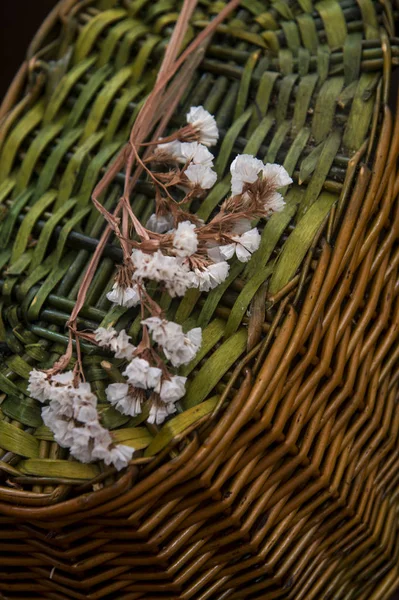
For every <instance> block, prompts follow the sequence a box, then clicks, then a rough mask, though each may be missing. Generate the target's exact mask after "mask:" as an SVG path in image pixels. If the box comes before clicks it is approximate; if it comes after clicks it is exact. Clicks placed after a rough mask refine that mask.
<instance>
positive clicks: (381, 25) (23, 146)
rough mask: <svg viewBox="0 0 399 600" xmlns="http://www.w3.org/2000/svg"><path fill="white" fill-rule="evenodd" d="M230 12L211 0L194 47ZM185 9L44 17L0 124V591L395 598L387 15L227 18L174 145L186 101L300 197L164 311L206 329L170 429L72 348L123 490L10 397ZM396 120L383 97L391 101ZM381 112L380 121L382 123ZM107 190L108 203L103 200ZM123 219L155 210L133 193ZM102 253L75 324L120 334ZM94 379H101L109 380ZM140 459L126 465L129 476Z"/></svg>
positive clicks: (75, 286)
mask: <svg viewBox="0 0 399 600" xmlns="http://www.w3.org/2000/svg"><path fill="white" fill-rule="evenodd" d="M223 6H224V2H219V1H216V2H212V1H210V2H209V1H207V0H204V1H202V2H200V3H199V4H198V7H197V9H196V11H195V13H194V15H193V18H192V20H191V25H190V28H189V31H188V34H187V36H186V40H185V43H186V44H187V43H188V42H189V41H190V40H191V39H193V37H194V36H195V35H196V34H197V33H198V32H199V31H201V30H202V29H203V28H204V27H205V26H206V25H207V24H208V23H209V21H210V20H211V19H212V17H214V16H215V15H216V14H217V13H218V12H219V11H220V10H221V9H222V8H223ZM180 7H181V4H180V3H179V2H178V1H177V0H154V1H152V2H149V1H148V0H63V1H62V2H60V4H59V5H58V6H57V7H56V8H55V10H54V11H53V13H51V15H50V16H49V17H48V19H47V21H46V22H45V23H44V24H43V26H42V28H41V29H40V31H39V32H38V34H37V36H36V38H35V39H34V41H33V42H32V44H31V47H30V49H29V53H28V57H27V61H26V63H25V64H24V65H23V66H22V68H21V70H20V72H19V73H18V75H17V77H16V79H15V81H14V83H13V85H12V86H11V88H10V90H9V93H8V95H7V96H6V98H5V100H4V103H3V106H2V108H1V109H0V117H1V118H2V121H1V129H0V211H1V213H0V214H1V221H0V240H1V249H0V269H1V276H0V289H1V297H0V341H1V347H0V351H1V352H2V361H1V368H0V539H1V542H0V598H4V599H8V598H9V599H13V600H17V599H18V600H30V599H33V598H34V599H38V598H40V599H41V598H44V599H52V600H68V599H76V600H86V599H92V600H94V599H102V598H103V599H104V600H111V599H112V600H136V599H137V600H138V599H146V600H156V599H161V598H165V599H169V600H173V599H176V600H177V599H190V598H191V599H194V600H205V599H208V600H227V599H231V600H233V599H234V600H246V599H248V600H255V599H265V600H269V599H270V600H271V599H272V598H282V599H289V598H290V599H295V600H305V599H306V600H309V599H314V600H319V599H321V598H324V599H327V598H328V599H333V600H355V599H356V600H366V599H367V600H369V599H372V600H388V599H389V598H390V595H391V594H392V593H393V591H394V590H395V588H396V587H397V586H398V584H399V519H398V509H399V496H398V492H399V455H398V448H399V413H398V411H397V403H398V400H399V395H398V386H399V344H398V336H399V297H398V292H399V278H398V266H399V248H398V233H399V202H398V193H399V177H398V176H397V171H396V168H397V165H396V162H397V156H398V148H399V120H396V121H395V119H394V116H393V108H392V105H393V102H392V98H390V89H391V79H392V69H393V66H394V65H398V61H399V39H397V38H395V37H394V23H395V18H397V13H396V12H395V10H396V9H395V7H393V6H392V5H391V4H390V3H389V1H388V0H384V1H383V2H380V3H377V2H373V1H372V0H358V1H357V2H355V0H340V1H338V0H321V1H320V2H317V3H312V0H275V1H273V2H269V0H243V1H242V3H241V6H240V8H239V9H237V10H236V11H235V12H234V13H232V15H230V17H228V19H227V20H226V21H225V22H224V23H223V24H222V25H220V26H219V27H218V29H217V32H216V33H215V35H214V36H213V38H212V41H211V43H210V45H209V46H208V48H207V51H206V56H205V58H204V59H203V60H202V62H201V64H200V65H199V67H198V68H197V69H196V71H195V72H194V73H193V74H192V75H191V79H190V82H189V85H188V88H187V90H186V92H185V93H184V96H183V99H182V101H181V102H180V105H179V107H178V110H177V111H176V112H175V115H174V117H173V118H172V122H171V124H170V127H171V128H176V126H179V125H181V124H182V123H183V122H184V115H185V113H186V112H187V109H188V108H189V107H190V106H193V105H194V106H195V105H200V104H202V105H204V107H205V108H206V109H207V110H209V111H210V112H212V113H213V114H215V116H216V119H217V123H218V126H219V128H220V131H221V140H220V145H219V148H218V151H217V160H216V165H215V168H216V170H217V172H218V176H219V182H218V183H217V185H216V186H215V188H214V189H213V190H212V192H210V193H209V194H208V196H207V197H206V199H205V200H204V201H203V203H202V204H201V206H200V208H199V211H198V214H199V215H200V216H201V217H202V218H204V219H207V218H208V217H209V215H210V214H211V213H212V211H213V210H214V209H215V207H216V206H217V205H218V203H219V202H220V201H221V199H222V198H223V197H224V195H225V194H226V192H227V191H228V189H229V185H230V178H229V174H228V173H229V171H228V166H229V164H230V161H231V158H232V157H234V156H235V155H236V154H237V153H242V152H246V153H250V154H254V155H257V156H258V157H259V158H261V159H264V160H265V161H266V162H278V163H280V164H283V165H284V166H285V168H286V169H287V170H288V172H289V173H290V174H291V175H292V177H293V180H294V184H293V185H292V186H291V187H290V189H289V191H288V192H287V193H286V201H287V205H286V208H285V209H284V211H283V212H282V213H278V214H275V215H274V216H273V217H272V218H271V219H270V220H269V221H268V222H267V223H266V225H265V227H264V230H263V233H262V242H261V246H260V249H259V250H258V251H257V253H256V254H255V255H254V257H253V258H252V259H251V260H250V262H249V263H248V264H247V265H244V264H242V263H238V264H237V265H234V266H233V267H232V272H231V276H230V277H229V279H228V280H227V282H226V284H225V285H222V286H219V287H218V288H216V289H215V290H213V291H212V292H211V293H210V294H208V295H206V296H204V295H201V294H199V293H196V292H195V293H194V292H193V291H191V292H190V293H189V294H187V295H186V297H185V298H183V299H182V300H178V299H174V300H173V301H171V300H170V298H168V297H167V296H166V295H164V296H162V298H161V302H162V303H163V304H162V305H163V307H164V308H165V310H167V313H168V315H170V316H171V317H173V319H174V320H175V321H178V322H180V323H186V324H187V323H191V324H193V325H194V324H197V325H200V326H201V327H202V328H203V331H204V344H203V348H202V350H201V355H200V356H199V357H198V360H195V363H191V364H190V365H189V366H188V367H187V368H185V369H183V374H184V375H188V376H189V387H188V391H187V395H186V397H185V399H184V402H183V404H184V409H185V410H184V412H182V413H181V414H179V415H178V416H175V417H174V418H173V419H171V420H170V421H169V422H167V423H166V424H165V425H164V426H163V427H160V428H158V429H157V428H155V427H151V426H147V425H146V424H145V422H144V421H145V415H144V417H141V418H140V417H139V418H135V419H130V418H129V417H124V416H123V415H120V414H119V413H117V412H116V411H115V410H114V409H112V407H111V406H110V405H107V403H106V398H105V394H104V390H105V387H106V385H107V382H108V381H109V378H110V377H111V379H112V377H113V376H116V375H115V373H116V371H117V365H114V364H112V360H111V362H110V358H109V356H107V354H106V353H101V351H99V349H97V348H95V347H94V346H91V345H90V344H85V343H83V344H82V346H83V350H84V365H85V370H86V373H87V377H88V380H89V381H90V382H91V385H92V388H93V389H94V390H95V392H96V394H97V396H98V397H99V399H100V410H101V418H102V421H103V423H104V424H105V425H106V426H107V427H108V428H110V429H112V430H113V431H114V432H115V436H116V438H117V439H118V440H119V441H121V442H123V443H127V444H131V445H132V446H134V447H135V448H138V449H139V450H140V451H139V453H138V454H135V458H134V460H133V461H132V464H131V466H130V467H129V468H128V469H127V470H125V471H123V472H122V473H121V474H116V473H115V472H114V471H113V470H112V469H105V468H104V467H103V466H101V465H100V464H90V465H84V464H81V463H79V462H77V461H74V460H72V459H71V458H70V457H69V456H68V452H67V451H66V450H65V449H62V448H60V447H59V446H58V445H57V444H56V443H55V442H54V441H53V439H52V434H51V432H50V431H49V430H48V429H47V428H46V427H44V426H43V424H42V421H41V416H40V406H39V403H38V402H37V401H35V400H33V399H31V398H30V397H29V395H28V394H27V391H26V390H27V379H28V376H29V372H30V370H31V369H32V368H33V367H37V368H46V367H49V366H50V365H51V364H52V363H53V362H54V360H55V359H57V358H58V357H59V356H60V355H61V354H62V353H63V351H64V350H65V346H66V343H67V335H66V330H65V324H66V321H67V319H68V316H69V314H70V313H71V310H72V308H73V306H74V302H75V300H76V296H77V292H78V290H79V288H80V285H81V282H82V277H83V274H84V272H85V269H86V268H87V265H88V263H89V260H90V258H91V256H92V254H93V251H94V249H95V248H96V245H97V242H98V239H99V238H100V236H101V232H102V230H103V227H104V221H103V219H102V217H101V216H100V215H99V213H98V212H97V211H96V209H95V208H94V207H93V205H92V203H91V193H92V190H93V188H94V186H95V184H96V183H97V182H98V180H99V178H100V177H101V175H102V173H103V172H104V170H105V168H106V167H107V165H109V164H110V162H111V161H112V158H113V157H114V156H115V154H116V152H117V151H118V150H119V149H120V148H121V147H122V145H123V144H124V143H125V142H126V140H127V139H128V135H129V132H130V129H131V127H132V124H133V123H134V120H135V118H136V116H137V114H138V111H139V109H140V107H141V105H142V103H143V100H144V98H145V97H146V95H147V94H148V93H149V92H150V91H151V89H152V86H153V84H154V81H155V77H156V73H157V69H158V68H159V65H160V61H161V60H162V57H163V54H164V50H165V46H166V43H167V40H168V39H169V37H170V34H171V30H172V28H173V25H174V23H175V22H176V20H177V18H178V14H179V9H180ZM389 102H390V104H389ZM389 106H391V108H389ZM122 186H123V174H122V173H121V174H120V175H118V176H117V178H116V179H115V181H114V182H113V183H112V185H110V186H109V188H108V190H107V193H106V194H104V195H103V197H102V201H103V203H104V204H105V205H106V206H107V207H108V208H111V207H113V206H114V205H115V204H116V201H117V200H118V199H119V197H120V194H121V189H122ZM132 205H133V208H134V211H135V213H136V214H137V215H138V216H139V218H140V219H141V221H142V222H145V221H146V219H147V218H148V216H149V215H150V214H151V213H152V212H153V198H152V196H151V189H150V188H149V186H148V184H147V183H146V181H145V180H144V179H143V180H142V181H140V182H139V184H138V187H137V189H136V192H135V194H134V197H133V200H132ZM120 260H121V251H120V248H119V246H118V245H117V243H116V242H115V241H112V242H110V243H109V244H108V245H107V247H106V248H105V251H104V253H103V255H102V258H101V262H100V265H99V269H98V272H97V274H96V276H95V279H94V282H93V284H92V286H91V287H90V291H89V295H88V298H87V301H86V304H85V307H84V309H83V310H82V312H81V315H80V319H79V322H78V325H79V328H81V329H85V328H86V329H90V330H92V329H95V328H96V327H98V326H99V325H100V324H102V325H103V326H106V325H113V326H116V327H125V328H126V329H127V330H129V332H130V333H131V335H132V336H133V337H134V336H135V335H136V336H137V333H138V325H139V320H140V317H139V316H138V315H137V312H136V310H135V309H130V310H127V309H124V308H121V307H118V308H115V307H114V308H112V307H111V305H110V303H109V301H108V300H107V299H106V293H107V292H108V291H109V289H110V287H111V285H112V281H113V275H114V273H115V268H116V265H117V264H118V263H119V262H120ZM104 361H105V362H104ZM136 457H137V458H136Z"/></svg>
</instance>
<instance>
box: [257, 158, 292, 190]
mask: <svg viewBox="0 0 399 600" xmlns="http://www.w3.org/2000/svg"><path fill="white" fill-rule="evenodd" d="M262 177H263V179H270V181H271V182H272V183H273V185H274V186H275V187H276V188H277V189H278V188H281V187H284V186H286V185H290V183H292V179H291V177H290V176H289V175H288V173H287V171H286V170H285V169H284V167H283V166H281V165H277V164H271V163H266V164H265V165H264V166H263V168H262Z"/></svg>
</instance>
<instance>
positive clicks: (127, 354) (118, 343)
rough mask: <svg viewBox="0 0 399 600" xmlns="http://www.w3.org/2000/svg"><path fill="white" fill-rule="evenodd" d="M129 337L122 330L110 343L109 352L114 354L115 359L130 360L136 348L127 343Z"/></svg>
mask: <svg viewBox="0 0 399 600" xmlns="http://www.w3.org/2000/svg"><path fill="white" fill-rule="evenodd" d="M130 339H131V338H130V335H127V333H126V331H125V330H124V329H122V330H121V331H120V332H119V334H118V336H117V337H114V338H113V339H112V340H111V342H110V347H111V350H112V351H113V352H114V353H115V356H116V358H127V359H129V360H131V359H132V358H133V354H134V352H135V350H136V346H133V344H130V343H129V340H130Z"/></svg>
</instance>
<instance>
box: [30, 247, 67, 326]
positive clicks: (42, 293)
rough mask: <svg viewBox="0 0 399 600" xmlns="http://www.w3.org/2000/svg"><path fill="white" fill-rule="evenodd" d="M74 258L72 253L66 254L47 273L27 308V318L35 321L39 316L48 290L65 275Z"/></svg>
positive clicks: (48, 292)
mask: <svg viewBox="0 0 399 600" xmlns="http://www.w3.org/2000/svg"><path fill="white" fill-rule="evenodd" d="M73 260H74V256H73V254H67V255H66V256H65V257H64V258H63V259H62V261H61V262H60V264H59V265H58V266H57V267H56V268H55V269H54V270H53V271H51V273H50V274H49V276H48V277H47V279H46V281H45V282H44V283H43V284H42V286H41V287H40V290H39V291H38V292H37V294H36V295H35V297H34V298H33V300H32V302H31V304H30V307H29V310H28V315H27V316H28V319H31V320H32V321H36V320H37V319H38V318H39V314H40V311H41V309H42V306H43V304H44V302H45V301H46V299H47V296H48V295H49V294H50V292H51V291H52V290H53V289H54V288H55V286H56V285H57V283H58V282H59V281H60V280H61V279H62V277H63V276H64V275H65V273H66V271H67V270H68V269H69V267H70V265H71V263H72V262H73Z"/></svg>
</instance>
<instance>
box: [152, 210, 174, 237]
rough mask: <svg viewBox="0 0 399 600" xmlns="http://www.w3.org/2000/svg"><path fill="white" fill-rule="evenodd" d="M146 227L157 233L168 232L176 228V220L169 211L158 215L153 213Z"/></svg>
mask: <svg viewBox="0 0 399 600" xmlns="http://www.w3.org/2000/svg"><path fill="white" fill-rule="evenodd" d="M146 228H147V229H148V230H149V231H154V232H155V233H166V232H167V231H170V230H171V229H173V228H174V220H173V215H172V213H167V214H163V215H159V216H157V215H156V214H155V213H152V215H151V216H150V218H149V219H148V221H147V223H146Z"/></svg>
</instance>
